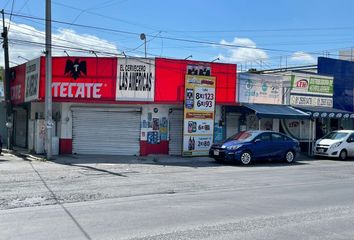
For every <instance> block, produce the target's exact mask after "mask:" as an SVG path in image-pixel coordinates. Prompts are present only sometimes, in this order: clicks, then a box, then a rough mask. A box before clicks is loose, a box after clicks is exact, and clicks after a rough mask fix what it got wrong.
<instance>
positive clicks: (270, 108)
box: [225, 73, 309, 137]
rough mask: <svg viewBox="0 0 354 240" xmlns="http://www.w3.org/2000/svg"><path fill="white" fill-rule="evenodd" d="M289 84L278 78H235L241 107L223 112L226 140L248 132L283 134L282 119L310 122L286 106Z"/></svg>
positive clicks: (230, 108) (307, 116)
mask: <svg viewBox="0 0 354 240" xmlns="http://www.w3.org/2000/svg"><path fill="white" fill-rule="evenodd" d="M289 89H290V82H289V80H287V79H286V78H284V77H283V76H281V75H271V74H263V75H261V74H253V73H240V74H238V87H237V90H238V94H237V96H238V99H237V101H238V102H239V103H240V106H228V107H226V108H225V116H226V120H225V121H226V136H227V137H228V136H231V135H232V134H234V133H235V132H239V131H243V130H248V129H262V130H274V131H282V129H281V123H282V121H284V120H285V119H302V120H304V119H309V115H308V114H306V113H304V112H302V111H300V110H298V109H294V108H293V107H291V106H290V105H289V94H290V91H289Z"/></svg>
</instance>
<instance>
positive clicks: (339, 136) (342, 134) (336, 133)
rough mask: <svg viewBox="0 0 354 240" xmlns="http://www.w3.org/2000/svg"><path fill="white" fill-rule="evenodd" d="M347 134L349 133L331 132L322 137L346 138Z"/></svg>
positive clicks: (332, 138)
mask: <svg viewBox="0 0 354 240" xmlns="http://www.w3.org/2000/svg"><path fill="white" fill-rule="evenodd" d="M347 135H348V133H342V132H330V133H328V134H327V135H326V136H324V137H322V139H331V140H336V139H342V138H344V137H345V136H347Z"/></svg>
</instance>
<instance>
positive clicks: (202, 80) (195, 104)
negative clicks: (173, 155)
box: [183, 75, 216, 156]
mask: <svg viewBox="0 0 354 240" xmlns="http://www.w3.org/2000/svg"><path fill="white" fill-rule="evenodd" d="M215 84H216V78H215V77H210V76H199V75H186V82H185V101H184V128H183V156H205V155H208V154H209V148H210V147H211V144H212V143H213V132H214V112H215Z"/></svg>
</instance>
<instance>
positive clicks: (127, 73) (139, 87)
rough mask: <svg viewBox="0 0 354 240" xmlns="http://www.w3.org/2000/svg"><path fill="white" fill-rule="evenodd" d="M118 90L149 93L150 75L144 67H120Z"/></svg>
mask: <svg viewBox="0 0 354 240" xmlns="http://www.w3.org/2000/svg"><path fill="white" fill-rule="evenodd" d="M119 70H120V71H119V76H118V79H119V90H131V91H151V81H152V73H151V72H146V66H145V65H120V69H119Z"/></svg>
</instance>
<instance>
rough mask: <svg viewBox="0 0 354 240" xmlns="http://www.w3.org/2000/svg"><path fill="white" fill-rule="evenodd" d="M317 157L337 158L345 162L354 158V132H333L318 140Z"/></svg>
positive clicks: (315, 151)
mask: <svg viewBox="0 0 354 240" xmlns="http://www.w3.org/2000/svg"><path fill="white" fill-rule="evenodd" d="M314 154H315V156H326V157H337V158H339V159H341V160H345V159H346V158H347V157H353V156H354V130H339V131H333V132H330V133H328V134H327V135H325V136H324V137H322V138H320V139H318V140H317V141H316V144H315V149H314Z"/></svg>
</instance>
